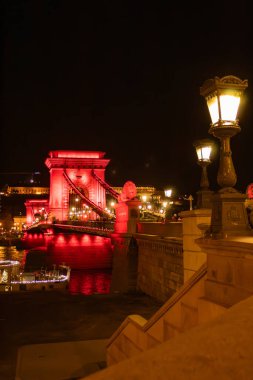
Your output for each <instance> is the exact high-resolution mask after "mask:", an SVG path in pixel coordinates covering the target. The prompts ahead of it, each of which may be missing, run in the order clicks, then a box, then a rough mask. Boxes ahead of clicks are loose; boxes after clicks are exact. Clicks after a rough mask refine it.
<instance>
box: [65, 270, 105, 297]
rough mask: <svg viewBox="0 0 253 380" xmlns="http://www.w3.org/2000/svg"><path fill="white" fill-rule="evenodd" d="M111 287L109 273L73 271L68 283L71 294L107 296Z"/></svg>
mask: <svg viewBox="0 0 253 380" xmlns="http://www.w3.org/2000/svg"><path fill="white" fill-rule="evenodd" d="M110 285H111V272H109V271H97V270H92V271H88V270H81V271H80V270H73V271H71V277H70V282H69V292H70V293H71V294H78V293H81V294H85V295H91V294H95V293H99V294H108V293H109V292H110Z"/></svg>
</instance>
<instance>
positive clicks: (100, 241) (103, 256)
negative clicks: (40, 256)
mask: <svg viewBox="0 0 253 380" xmlns="http://www.w3.org/2000/svg"><path fill="white" fill-rule="evenodd" d="M47 258H48V260H49V261H50V262H54V264H56V265H59V264H62V263H65V264H66V265H69V266H70V267H71V269H111V267H112V246H111V239H110V238H106V237H103V236H95V235H83V234H65V235H64V234H57V235H53V236H52V238H51V239H50V240H48V241H47Z"/></svg>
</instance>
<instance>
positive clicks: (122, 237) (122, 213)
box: [111, 181, 141, 293]
mask: <svg viewBox="0 0 253 380" xmlns="http://www.w3.org/2000/svg"><path fill="white" fill-rule="evenodd" d="M140 204H141V202H140V201H139V200H138V199H137V198H136V187H135V185H134V183H133V182H131V181H128V182H126V183H125V185H124V186H123V190H122V193H121V194H120V196H119V199H118V203H117V205H116V209H115V210H116V221H115V224H114V234H112V235H111V240H112V245H113V270H112V281H111V292H120V293H128V292H134V291H136V290H137V269H138V245H137V241H136V240H135V238H134V236H133V234H135V233H136V232H137V222H138V221H139V218H140V210H139V206H140Z"/></svg>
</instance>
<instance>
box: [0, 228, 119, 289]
mask: <svg viewBox="0 0 253 380" xmlns="http://www.w3.org/2000/svg"><path fill="white" fill-rule="evenodd" d="M39 239H40V240H39ZM28 243H29V244H27V246H26V248H27V249H21V250H18V249H17V248H16V247H15V246H9V247H2V246H0V260H18V261H19V262H20V263H21V267H24V266H25V261H26V255H27V253H28V252H29V250H30V249H32V248H35V247H36V249H40V248H41V249H42V250H44V251H46V257H47V265H48V266H49V267H50V266H52V265H56V266H58V265H61V264H65V265H68V266H70V268H71V274H70V283H69V292H70V293H71V294H80V293H81V294H84V295H91V294H107V293H109V292H110V284H111V272H112V246H111V239H110V238H106V237H101V236H93V235H88V234H57V235H51V236H48V237H45V238H43V239H41V236H40V237H37V236H32V237H31V236H30V238H29V241H28ZM38 245H40V247H38Z"/></svg>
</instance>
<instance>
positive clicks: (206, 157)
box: [193, 139, 213, 208]
mask: <svg viewBox="0 0 253 380" xmlns="http://www.w3.org/2000/svg"><path fill="white" fill-rule="evenodd" d="M193 145H194V146H195V149H196V153H197V157H198V164H199V165H200V166H201V168H202V173H201V180H200V190H199V191H197V208H211V196H212V194H213V192H212V191H211V190H210V189H209V180H208V176H207V166H208V165H209V164H210V163H211V159H210V157H211V153H212V149H213V142H212V141H211V140H208V139H202V140H197V141H195V143H194V144H193Z"/></svg>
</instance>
